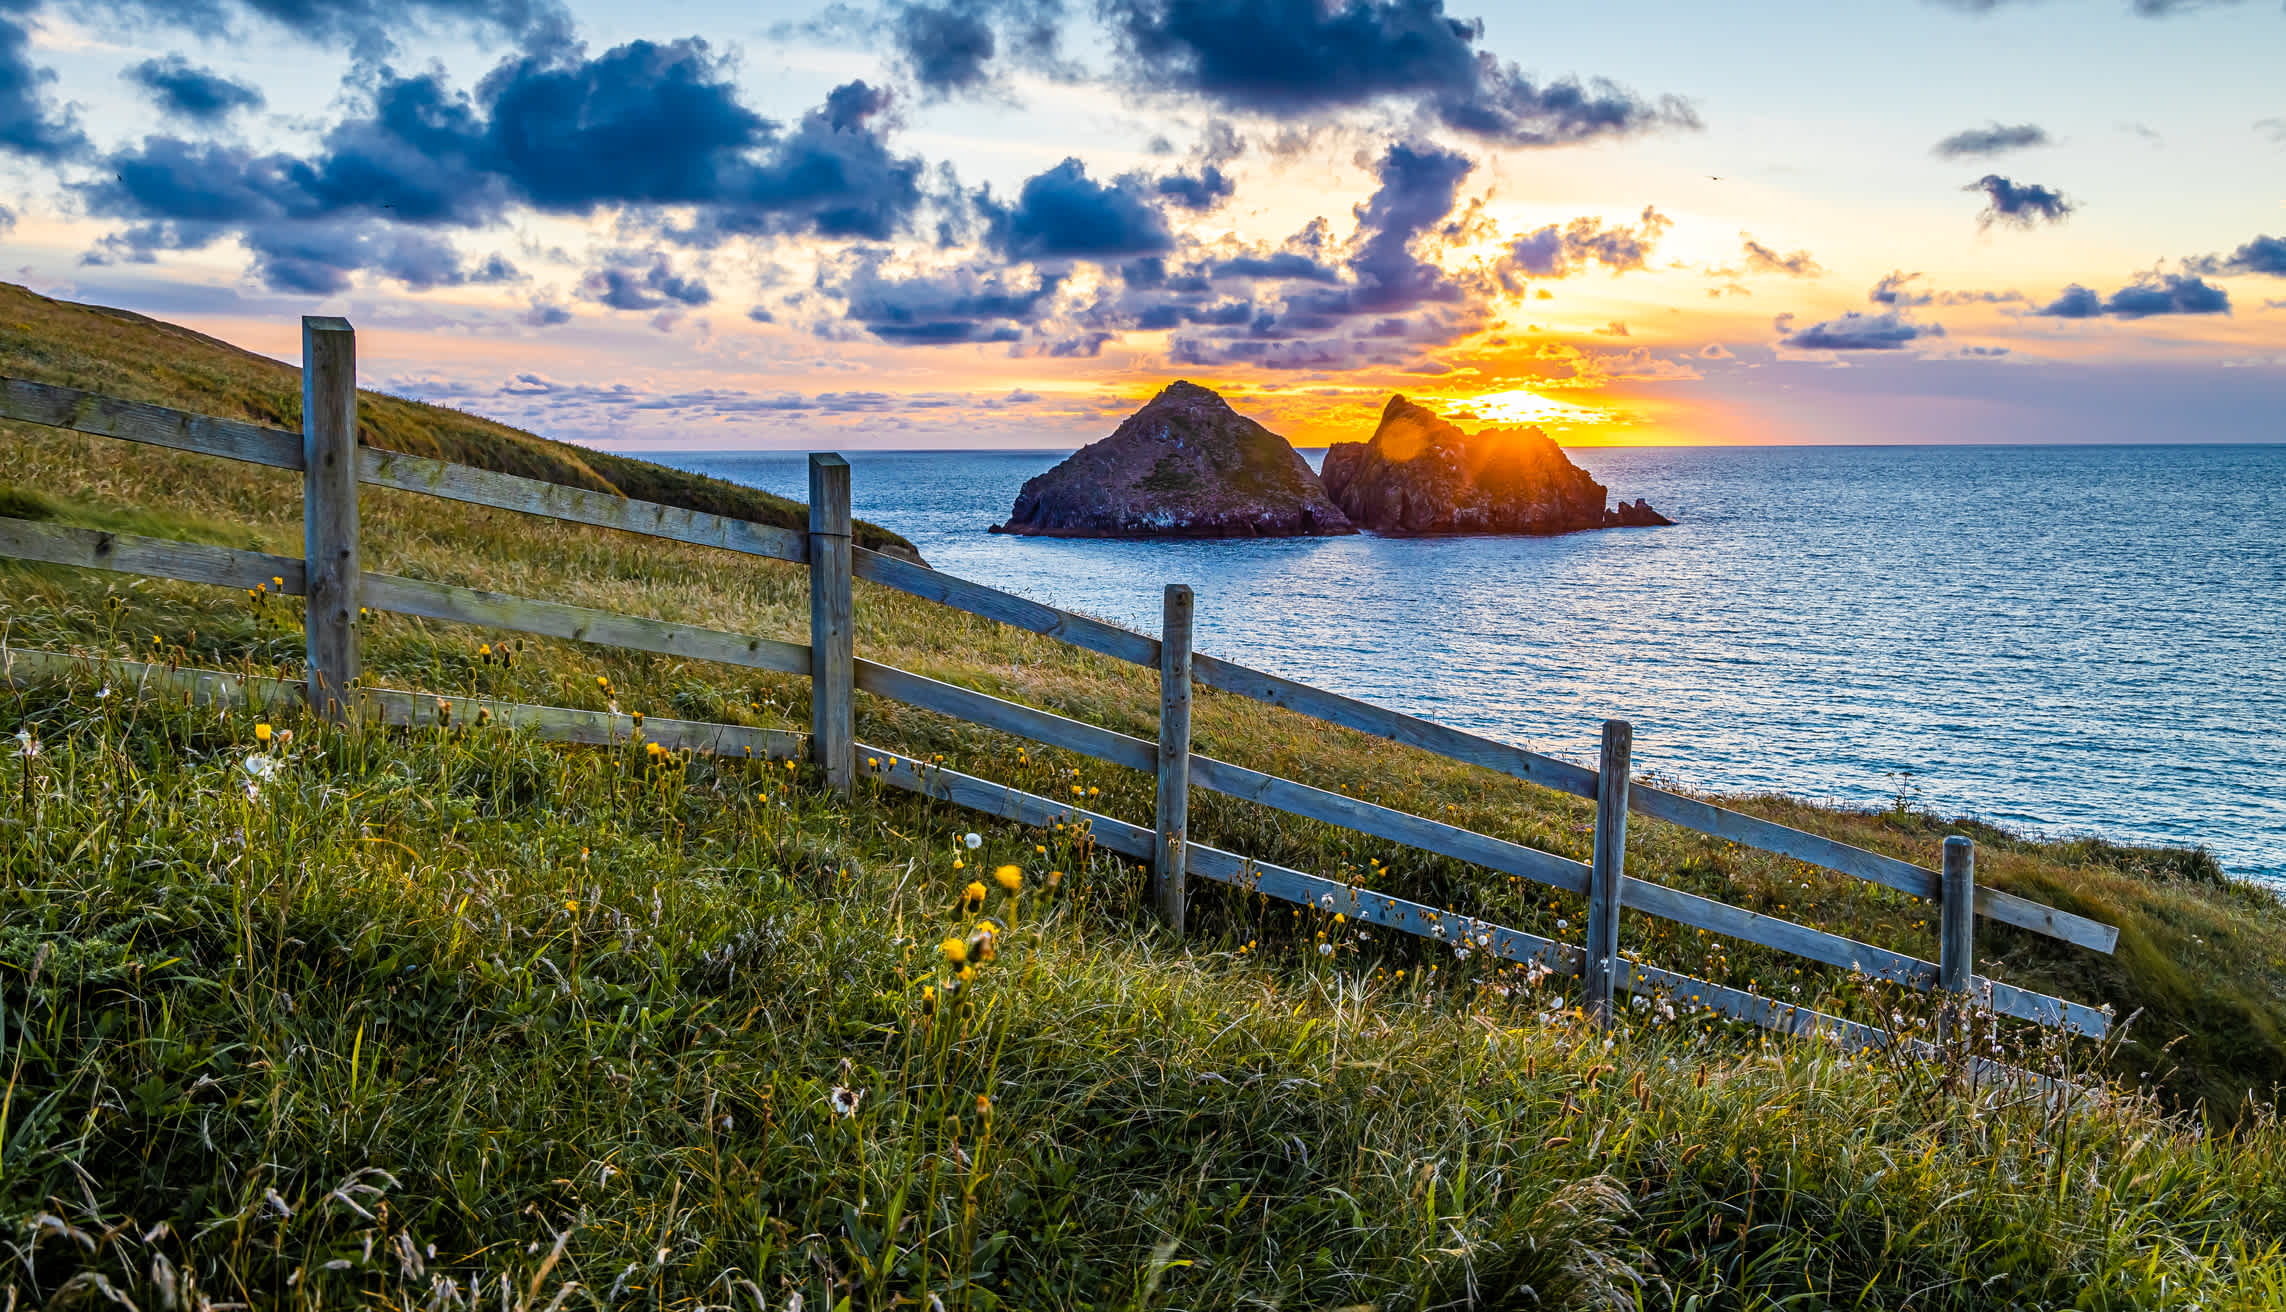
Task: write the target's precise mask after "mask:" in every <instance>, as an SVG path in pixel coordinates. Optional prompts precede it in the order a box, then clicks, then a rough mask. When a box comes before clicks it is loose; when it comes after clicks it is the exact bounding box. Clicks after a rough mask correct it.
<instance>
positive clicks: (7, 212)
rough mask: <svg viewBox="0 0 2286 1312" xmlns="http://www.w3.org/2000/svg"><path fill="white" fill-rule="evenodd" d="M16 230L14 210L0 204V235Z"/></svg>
mask: <svg viewBox="0 0 2286 1312" xmlns="http://www.w3.org/2000/svg"><path fill="white" fill-rule="evenodd" d="M15 230H16V211H14V210H12V209H9V208H8V207H7V206H5V205H0V237H4V236H6V235H8V234H9V233H11V232H14V231H15Z"/></svg>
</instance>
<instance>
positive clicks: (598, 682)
mask: <svg viewBox="0 0 2286 1312" xmlns="http://www.w3.org/2000/svg"><path fill="white" fill-rule="evenodd" d="M595 686H596V687H598V688H608V687H610V686H611V680H609V679H606V678H604V677H603V676H602V675H600V674H598V675H596V676H595Z"/></svg>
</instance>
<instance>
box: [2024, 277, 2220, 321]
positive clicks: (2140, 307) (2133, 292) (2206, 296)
mask: <svg viewBox="0 0 2286 1312" xmlns="http://www.w3.org/2000/svg"><path fill="white" fill-rule="evenodd" d="M2033 313H2034V314H2039V315H2046V316H2047V317H2049V318H2051V319H2093V318H2097V317H2099V316H2106V315H2108V316H2110V317H2111V318H2114V319H2146V318H2150V317H2151V316H2153V315H2160V314H2229V313H2230V294H2229V293H2228V292H2226V291H2224V290H2223V289H2222V288H2220V287H2216V286H2214V285H2213V284H2211V283H2208V282H2206V281H2205V280H2204V279H2201V278H2197V277H2191V276H2187V275H2183V274H2174V273H2169V274H2161V275H2158V276H2156V277H2144V278H2139V279H2137V280H2136V281H2135V282H2133V283H2130V284H2129V285H2127V286H2125V287H2122V288H2120V289H2119V290H2118V291H2116V292H2113V293H2112V294H2111V295H2110V296H2108V297H2106V296H2099V295H2098V294H2097V293H2096V292H2095V291H2094V290H2093V289H2091V288H2087V287H2082V286H2081V285H2079V284H2078V283H2073V284H2072V285H2071V286H2069V287H2066V288H2065V289H2064V292H2063V295H2061V296H2058V297H2057V298H2056V299H2055V300H2053V301H2050V302H2049V303H2048V304H2046V305H2044V306H2041V307H2040V308H2039V309H2037V310H2034V311H2033Z"/></svg>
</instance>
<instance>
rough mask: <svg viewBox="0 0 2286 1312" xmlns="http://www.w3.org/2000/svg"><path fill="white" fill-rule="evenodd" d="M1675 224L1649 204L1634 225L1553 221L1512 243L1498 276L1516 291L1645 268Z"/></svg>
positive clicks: (1581, 219)
mask: <svg viewBox="0 0 2286 1312" xmlns="http://www.w3.org/2000/svg"><path fill="white" fill-rule="evenodd" d="M1673 226H1674V221H1673V220H1671V219H1669V218H1668V217H1667V216H1666V215H1664V214H1661V213H1660V212H1659V211H1658V209H1657V208H1656V207H1655V206H1650V205H1646V206H1644V207H1643V213H1642V215H1641V216H1640V217H1639V218H1638V220H1637V224H1636V226H1634V227H1628V226H1626V225H1624V224H1621V225H1616V226H1612V227H1606V226H1604V222H1603V220H1602V219H1601V218H1600V217H1599V218H1579V219H1573V220H1572V221H1571V222H1570V223H1567V224H1564V225H1563V226H1561V227H1558V226H1557V225H1555V224H1553V223H1551V224H1549V225H1548V226H1547V227H1544V228H1539V229H1536V230H1534V231H1532V232H1528V233H1525V234H1524V235H1523V236H1521V237H1518V238H1516V239H1515V240H1514V241H1512V242H1510V243H1509V244H1508V251H1507V253H1506V254H1505V255H1503V256H1502V257H1501V259H1500V263H1499V265H1498V274H1499V277H1500V278H1501V281H1502V282H1503V283H1505V284H1506V285H1507V286H1508V287H1509V288H1510V289H1511V290H1515V289H1517V288H1519V287H1521V286H1522V284H1523V283H1524V282H1525V281H1526V280H1528V279H1531V278H1567V277H1570V276H1571V275H1572V274H1573V273H1575V272H1577V271H1578V270H1579V269H1580V268H1581V267H1583V266H1585V265H1587V264H1591V263H1593V264H1601V265H1602V266H1604V267H1605V268H1607V269H1609V270H1611V271H1612V272H1613V273H1625V272H1627V271H1628V270H1630V269H1640V268H1642V267H1643V264H1644V261H1645V260H1647V259H1649V258H1650V255H1651V251H1652V248H1653V247H1654V246H1656V245H1657V244H1658V242H1659V238H1660V236H1661V235H1663V234H1664V233H1665V232H1666V231H1667V229H1668V228H1670V227H1673ZM1802 258H1804V259H1807V258H1808V256H1807V255H1804V256H1802ZM1812 267H1815V265H1813V266H1812Z"/></svg>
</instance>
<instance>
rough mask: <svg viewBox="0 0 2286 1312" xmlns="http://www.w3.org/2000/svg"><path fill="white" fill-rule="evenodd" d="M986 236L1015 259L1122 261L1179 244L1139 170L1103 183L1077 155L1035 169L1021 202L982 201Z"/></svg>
mask: <svg viewBox="0 0 2286 1312" xmlns="http://www.w3.org/2000/svg"><path fill="white" fill-rule="evenodd" d="M977 207H978V209H979V210H980V211H982V212H983V214H984V215H985V221H986V241H987V242H989V243H990V244H991V246H992V247H993V248H994V249H996V250H998V251H999V252H1000V253H1001V254H1002V255H1005V256H1007V257H1009V258H1011V259H1073V258H1077V259H1094V260H1117V259H1127V258H1131V257H1134V256H1137V255H1162V254H1165V253H1166V252H1168V251H1170V250H1172V249H1174V245H1175V238H1174V234H1173V233H1171V232H1169V231H1168V229H1167V217H1166V215H1165V214H1163V213H1161V212H1160V210H1159V208H1158V206H1157V205H1156V204H1154V203H1153V201H1152V199H1151V197H1150V195H1149V194H1147V192H1146V189H1145V186H1144V183H1143V180H1142V179H1141V178H1140V177H1138V176H1135V175H1128V176H1125V177H1120V178H1115V179H1113V180H1112V181H1110V182H1097V181H1095V180H1094V179H1092V178H1090V177H1088V175H1087V166H1086V165H1085V164H1082V163H1080V161H1079V160H1078V159H1077V158H1072V159H1066V160H1065V161H1064V162H1063V163H1061V164H1058V165H1056V166H1055V167H1054V168H1052V169H1049V170H1047V171H1046V172H1044V173H1035V174H1033V175H1032V176H1031V177H1029V178H1026V179H1025V180H1024V185H1023V186H1022V187H1021V188H1019V189H1018V190H1017V193H1016V201H1015V203H1014V204H1013V205H1002V204H1000V203H999V202H998V201H996V200H994V199H993V197H992V195H991V193H990V191H989V190H987V191H985V192H984V193H982V194H981V195H980V196H979V197H978V199H977Z"/></svg>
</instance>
